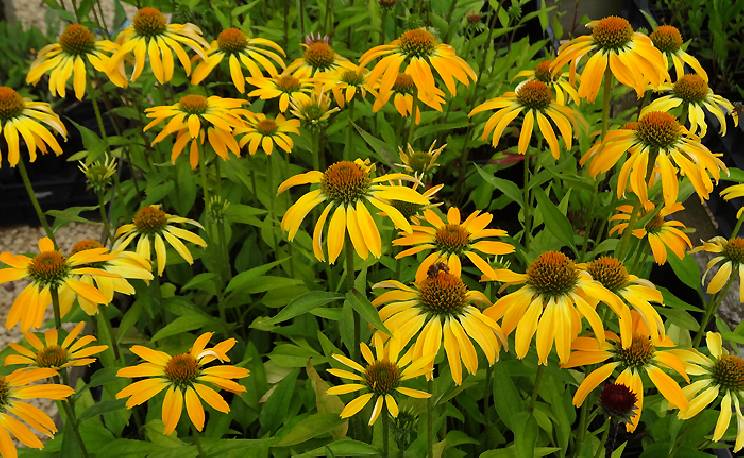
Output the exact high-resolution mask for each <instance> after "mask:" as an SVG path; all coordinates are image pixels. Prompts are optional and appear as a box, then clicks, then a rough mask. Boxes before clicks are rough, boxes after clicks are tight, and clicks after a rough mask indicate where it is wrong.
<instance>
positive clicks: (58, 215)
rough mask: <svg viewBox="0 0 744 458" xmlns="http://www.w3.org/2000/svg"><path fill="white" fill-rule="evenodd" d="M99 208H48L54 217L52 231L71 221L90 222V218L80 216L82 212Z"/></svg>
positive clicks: (48, 213)
mask: <svg viewBox="0 0 744 458" xmlns="http://www.w3.org/2000/svg"><path fill="white" fill-rule="evenodd" d="M96 209H98V207H97V206H96V207H69V208H65V209H64V210H48V211H47V212H46V214H47V215H49V216H53V217H54V224H52V231H57V230H58V229H59V228H61V227H64V226H67V225H68V224H70V223H90V220H88V219H87V218H83V217H82V216H80V213H83V212H89V211H93V210H96Z"/></svg>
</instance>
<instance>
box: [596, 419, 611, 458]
mask: <svg viewBox="0 0 744 458" xmlns="http://www.w3.org/2000/svg"><path fill="white" fill-rule="evenodd" d="M602 428H603V430H604V431H602V438H601V439H600V440H599V447H597V451H596V453H595V454H594V458H600V457H601V456H603V455H604V454H605V446H606V445H607V438H608V437H609V435H610V429H611V422H610V417H607V419H606V420H605V422H604V425H603V426H602Z"/></svg>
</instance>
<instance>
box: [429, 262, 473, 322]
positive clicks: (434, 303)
mask: <svg viewBox="0 0 744 458" xmlns="http://www.w3.org/2000/svg"><path fill="white" fill-rule="evenodd" d="M418 290H419V298H420V300H421V305H422V306H423V308H424V310H426V311H427V312H429V313H431V314H434V315H445V316H451V315H458V314H459V312H460V311H461V310H462V309H463V307H465V305H466V303H467V302H466V300H465V295H466V294H467V292H468V291H467V288H466V287H465V283H463V282H462V280H461V279H460V278H458V277H456V276H454V275H452V274H450V273H449V268H447V266H446V265H445V264H444V263H437V264H435V265H433V266H431V267H430V268H429V272H427V276H426V278H425V279H423V280H422V281H421V283H420V284H419V286H418Z"/></svg>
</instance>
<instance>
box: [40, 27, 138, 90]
mask: <svg viewBox="0 0 744 458" xmlns="http://www.w3.org/2000/svg"><path fill="white" fill-rule="evenodd" d="M118 48H119V46H118V45H117V44H116V43H113V42H111V41H109V40H96V37H95V35H93V32H91V31H90V29H89V28H87V27H85V26H84V25H81V24H70V25H68V26H67V27H65V30H64V31H63V32H62V34H61V35H60V36H59V42H58V43H52V44H48V45H46V46H44V47H43V48H41V50H40V51H39V54H38V56H36V60H34V62H33V63H32V64H31V68H29V70H28V74H27V75H26V83H28V84H33V85H34V86H36V83H38V82H39V79H41V77H42V75H44V74H46V73H49V92H51V93H52V94H54V95H58V96H60V97H64V96H65V85H66V83H67V81H69V80H70V78H72V81H73V82H72V87H73V89H74V90H75V97H77V99H78V100H82V99H83V96H84V95H85V90H86V87H87V77H86V73H87V67H86V61H87V62H88V63H90V64H91V65H92V66H93V68H94V69H95V70H96V71H99V72H103V73H105V74H106V76H107V77H108V78H109V80H111V82H112V83H114V84H115V85H116V86H118V87H127V79H126V77H125V76H124V66H123V65H119V66H117V67H115V68H113V67H109V65H108V62H107V59H108V58H109V57H110V55H111V54H112V53H114V52H115V51H116V50H117V49H118Z"/></svg>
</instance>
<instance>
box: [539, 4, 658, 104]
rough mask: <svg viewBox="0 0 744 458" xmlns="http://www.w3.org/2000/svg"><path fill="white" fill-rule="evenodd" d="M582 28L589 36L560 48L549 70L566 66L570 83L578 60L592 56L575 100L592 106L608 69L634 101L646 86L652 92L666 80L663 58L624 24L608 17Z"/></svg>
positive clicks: (646, 40)
mask: <svg viewBox="0 0 744 458" xmlns="http://www.w3.org/2000/svg"><path fill="white" fill-rule="evenodd" d="M586 26H587V27H588V28H589V29H591V30H592V34H591V35H584V36H581V37H578V38H575V39H573V40H571V41H570V42H568V43H566V44H564V45H563V46H561V48H560V50H559V51H558V56H557V57H556V58H555V60H554V61H553V64H552V66H551V68H553V69H560V68H563V66H564V65H566V63H570V77H571V80H573V77H574V75H575V73H576V67H577V66H578V64H579V62H580V61H581V59H582V58H583V57H584V56H586V55H588V54H592V56H591V57H590V58H589V59H588V60H587V61H586V64H585V65H584V70H583V71H582V73H581V77H580V80H581V82H580V84H579V97H581V98H585V99H587V100H589V101H590V102H594V99H596V98H597V94H598V93H599V87H600V86H601V85H602V80H603V76H604V73H605V69H606V68H607V66H608V65H609V67H610V71H611V72H612V74H613V75H614V76H615V78H617V80H618V81H619V82H620V83H621V84H623V85H625V86H628V87H631V88H633V89H635V91H636V95H638V97H640V96H642V95H643V94H644V93H645V92H646V89H647V88H648V87H649V86H651V87H652V88H655V87H657V86H659V85H660V84H661V83H662V82H663V81H664V80H666V79H668V78H669V73H667V64H666V60H665V59H664V56H663V55H662V54H661V52H660V51H659V50H658V49H656V48H655V47H654V44H653V43H652V42H651V40H650V39H649V38H648V37H647V36H646V35H644V34H642V33H640V32H635V31H634V30H633V27H632V26H631V25H630V23H629V22H628V21H627V20H625V19H623V18H619V17H615V16H610V17H606V18H604V19H600V20H598V21H591V22H589V23H588V24H587V25H586Z"/></svg>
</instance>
